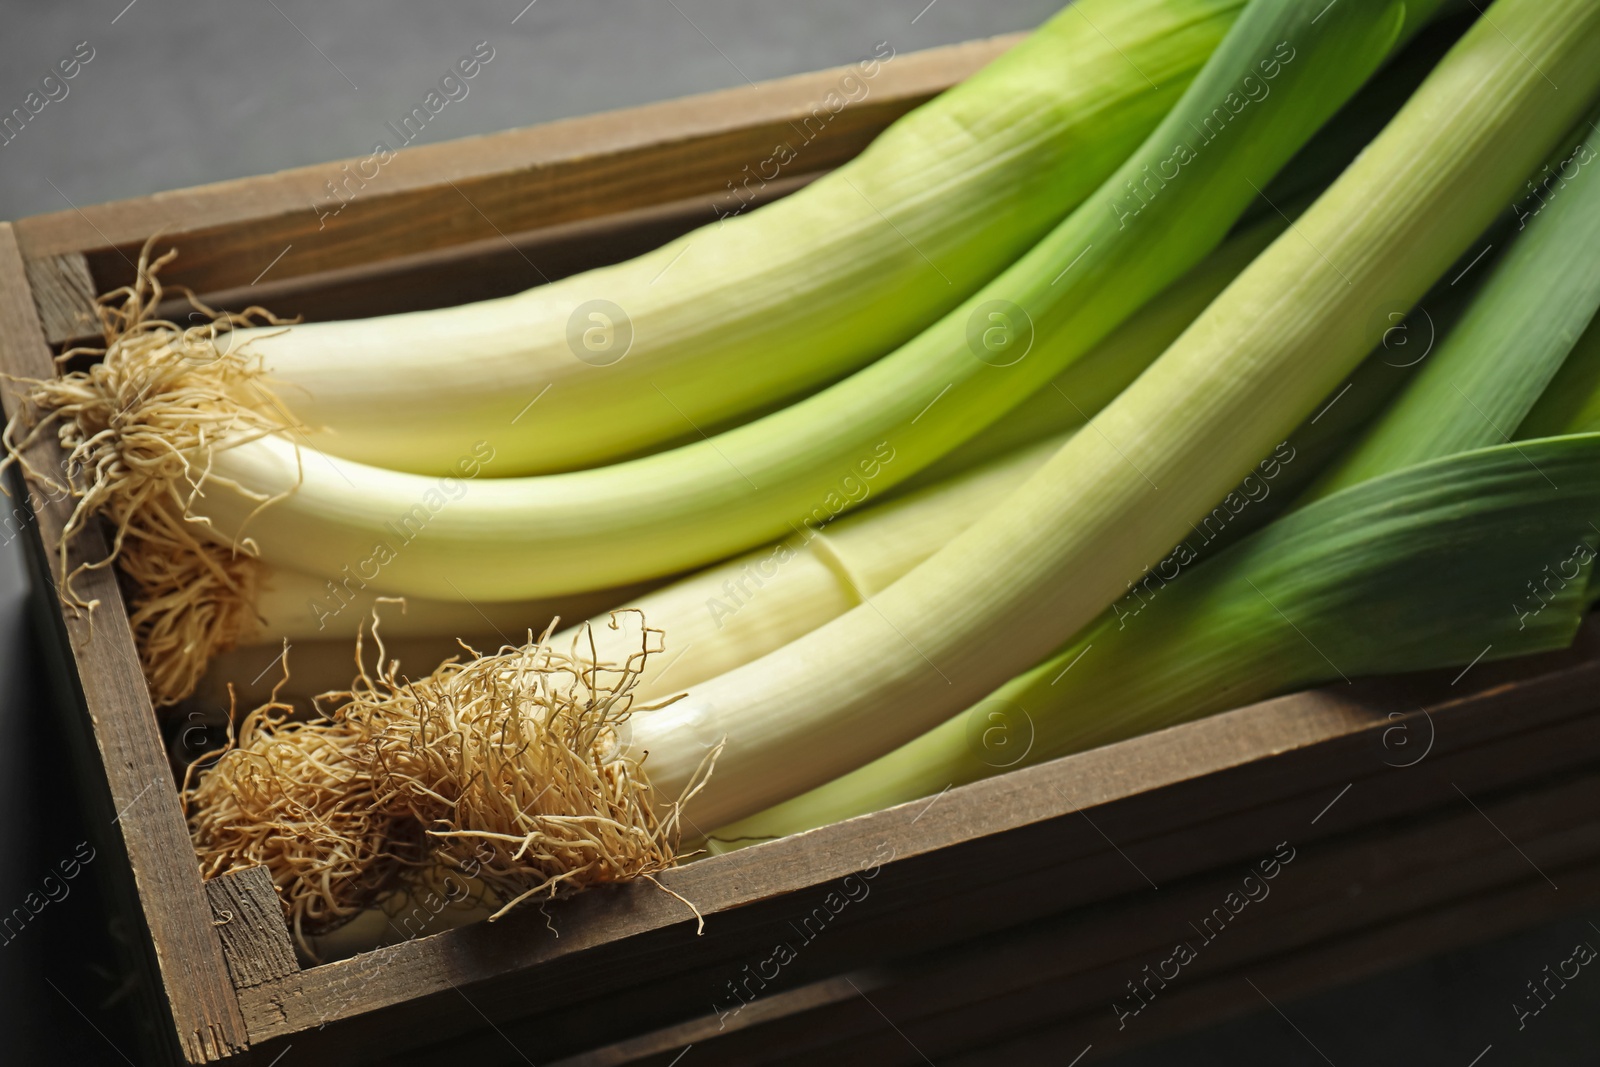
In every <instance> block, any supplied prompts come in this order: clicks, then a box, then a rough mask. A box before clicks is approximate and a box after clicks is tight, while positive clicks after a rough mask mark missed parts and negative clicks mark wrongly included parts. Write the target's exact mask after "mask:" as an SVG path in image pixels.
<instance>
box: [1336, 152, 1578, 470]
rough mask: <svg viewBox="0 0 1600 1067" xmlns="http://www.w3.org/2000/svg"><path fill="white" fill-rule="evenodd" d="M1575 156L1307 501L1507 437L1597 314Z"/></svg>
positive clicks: (1520, 421)
mask: <svg viewBox="0 0 1600 1067" xmlns="http://www.w3.org/2000/svg"><path fill="white" fill-rule="evenodd" d="M1584 129H1585V132H1589V130H1588V125H1587V124H1585V127H1584ZM1580 155H1582V156H1588V157H1589V158H1591V159H1593V157H1594V152H1593V151H1592V150H1591V149H1590V148H1589V147H1588V145H1587V143H1580V144H1579V145H1578V147H1577V148H1576V149H1575V150H1573V152H1572V153H1571V156H1570V158H1571V159H1572V160H1574V170H1575V171H1576V173H1575V174H1574V177H1573V179H1572V180H1571V181H1570V182H1568V183H1566V185H1565V187H1564V188H1563V189H1562V191H1561V195H1560V196H1558V197H1554V198H1552V199H1551V201H1550V203H1549V206H1548V207H1545V208H1544V209H1543V210H1542V211H1540V212H1539V213H1538V214H1537V215H1536V216H1535V217H1533V219H1532V220H1531V221H1530V222H1527V223H1526V224H1525V225H1526V228H1525V229H1524V230H1523V231H1522V232H1520V233H1519V234H1517V235H1516V236H1515V238H1514V239H1513V241H1512V243H1511V246H1510V248H1509V249H1508V250H1507V251H1506V253H1505V255H1504V256H1503V257H1502V258H1501V259H1500V260H1499V261H1498V262H1497V263H1495V265H1494V267H1493V271H1492V273H1491V274H1490V275H1489V277H1488V279H1487V280H1486V281H1485V282H1484V283H1483V287H1482V289H1481V291H1480V292H1479V293H1478V295H1477V296H1476V297H1475V298H1474V300H1473V301H1472V305H1471V307H1470V308H1468V310H1467V312H1466V314H1465V315H1464V316H1462V318H1461V321H1460V322H1459V323H1458V324H1457V325H1456V327H1455V328H1454V329H1453V330H1451V331H1450V334H1449V335H1448V336H1447V337H1446V338H1445V339H1444V341H1443V343H1442V344H1441V345H1440V346H1439V348H1438V350H1437V351H1436V352H1434V353H1432V354H1431V355H1430V356H1429V357H1428V358H1427V359H1426V361H1425V362H1424V363H1423V364H1422V366H1421V369H1420V371H1419V373H1418V374H1417V375H1416V376H1415V378H1413V379H1412V381H1411V382H1410V383H1409V384H1408V385H1407V386H1406V388H1405V390H1404V391H1403V392H1402V393H1401V394H1400V395H1399V396H1398V397H1397V398H1396V399H1395V401H1394V403H1393V405H1392V406H1391V407H1390V409H1389V410H1388V411H1387V412H1385V414H1384V415H1383V417H1382V418H1381V419H1380V420H1379V421H1378V422H1377V423H1376V424H1375V425H1374V426H1373V427H1372V429H1371V430H1370V431H1369V432H1368V433H1366V434H1365V435H1363V437H1362V438H1361V439H1360V440H1359V441H1357V442H1356V443H1355V444H1354V445H1353V446H1352V447H1351V448H1350V449H1349V450H1348V451H1347V452H1346V453H1345V454H1344V455H1343V456H1341V457H1340V460H1339V462H1338V464H1337V465H1336V466H1335V467H1334V468H1333V469H1332V470H1330V471H1328V472H1327V473H1326V474H1325V475H1324V476H1323V478H1322V479H1321V480H1320V481H1319V482H1318V484H1317V485H1316V486H1315V487H1314V488H1313V493H1314V494H1315V495H1326V494H1328V493H1332V492H1336V491H1337V490H1339V489H1342V488H1346V487H1348V486H1351V485H1356V484H1359V483H1361V482H1363V481H1366V480H1367V479H1368V478H1372V477H1375V476H1377V475H1378V474H1382V473H1385V472H1388V471H1393V470H1399V469H1401V468H1403V467H1407V466H1410V465H1412V464H1414V463H1419V462H1421V461H1423V460H1425V459H1432V458H1435V457H1438V456H1447V455H1451V454H1453V453H1456V452H1464V451H1467V450H1468V449H1472V448H1482V447H1485V446H1487V445H1491V444H1499V443H1502V442H1504V441H1508V440H1510V439H1511V434H1512V433H1513V432H1514V431H1515V430H1516V428H1517V427H1518V425H1520V424H1521V423H1522V421H1523V420H1524V418H1526V417H1527V415H1528V413H1529V411H1530V409H1532V408H1533V407H1534V405H1535V403H1536V402H1537V401H1538V399H1539V397H1540V396H1541V395H1542V394H1543V393H1544V392H1545V391H1546V386H1548V385H1549V384H1550V382H1551V380H1552V379H1553V378H1554V377H1555V375H1556V373H1557V371H1558V370H1559V369H1560V367H1561V366H1562V363H1563V361H1564V360H1565V359H1566V358H1567V354H1568V353H1569V352H1571V351H1572V347H1573V345H1574V344H1575V343H1576V342H1577V340H1578V338H1579V336H1580V335H1582V334H1583V332H1584V331H1585V330H1586V329H1588V327H1589V324H1590V322H1591V320H1593V318H1594V315H1595V310H1596V308H1600V256H1596V254H1595V250H1596V249H1597V248H1600V177H1596V176H1595V175H1594V174H1593V171H1594V170H1595V169H1596V168H1595V167H1593V166H1589V167H1586V168H1578V167H1577V166H1576V163H1575V161H1576V160H1577V159H1578V158H1579V156H1580ZM1486 251H1487V250H1486ZM1468 269H1470V265H1469V267H1468ZM1463 273H1465V271H1463Z"/></svg>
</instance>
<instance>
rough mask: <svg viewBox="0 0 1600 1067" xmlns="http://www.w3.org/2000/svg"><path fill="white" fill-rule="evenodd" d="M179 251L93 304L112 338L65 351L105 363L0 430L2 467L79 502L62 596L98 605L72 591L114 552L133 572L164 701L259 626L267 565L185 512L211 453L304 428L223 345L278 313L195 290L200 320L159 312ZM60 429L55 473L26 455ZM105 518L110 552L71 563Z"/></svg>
mask: <svg viewBox="0 0 1600 1067" xmlns="http://www.w3.org/2000/svg"><path fill="white" fill-rule="evenodd" d="M175 254H176V253H173V252H169V253H167V254H166V255H164V256H162V257H160V258H159V259H156V260H154V261H152V260H151V259H150V256H149V246H146V249H145V252H144V253H143V254H142V255H141V256H140V258H139V267H138V275H137V278H136V280H135V281H134V283H133V284H132V285H130V286H127V287H125V288H122V289H119V290H116V291H114V292H111V293H108V294H106V295H105V296H102V297H101V298H100V300H99V303H98V310H99V313H100V322H101V329H102V332H103V334H104V340H105V345H104V347H103V348H77V349H73V350H71V351H68V352H66V353H64V354H63V355H62V356H61V357H60V358H59V360H58V362H60V363H62V364H63V365H65V364H68V363H69V362H71V361H73V360H76V359H78V358H80V357H99V359H98V361H97V362H95V363H94V364H93V365H92V366H90V367H89V368H88V369H87V370H74V371H66V372H64V373H62V374H61V375H60V376H59V377H56V378H53V379H50V380H29V381H27V382H26V383H25V384H27V385H28V386H29V387H30V389H29V395H28V403H27V404H26V405H25V406H24V407H23V408H22V409H21V410H19V411H18V412H17V413H16V414H15V415H14V417H13V418H12V421H11V422H10V424H9V425H7V427H6V429H5V433H4V437H3V442H4V447H5V451H6V459H5V461H4V462H5V463H6V464H10V463H17V464H18V465H20V466H21V467H22V468H23V470H24V472H25V473H26V474H27V476H28V478H29V479H30V480H31V481H32V482H34V484H35V485H37V486H39V488H40V490H41V491H42V492H44V493H46V494H47V495H49V496H51V497H53V498H56V499H61V498H65V497H68V496H70V497H71V498H72V499H74V500H75V501H76V506H75V508H74V510H73V513H72V518H71V520H70V522H69V523H68V524H67V527H66V529H65V531H64V533H63V536H62V540H61V560H60V565H61V573H62V575H63V576H65V580H64V582H63V583H62V589H61V597H62V600H63V602H64V603H65V604H67V606H68V607H70V608H72V609H74V610H84V611H89V610H92V609H93V608H94V606H95V604H94V603H91V602H89V601H86V600H84V599H82V598H81V597H80V596H79V595H78V594H77V593H76V592H75V591H74V579H75V578H77V577H78V576H79V575H81V574H82V573H83V572H84V571H87V570H95V569H99V568H101V567H105V566H107V565H109V564H111V563H112V562H113V561H115V562H116V563H117V565H118V566H119V567H120V569H121V570H122V572H123V574H124V575H125V576H126V577H127V578H128V579H129V582H130V584H131V595H130V601H131V602H130V604H129V612H130V615H131V617H132V619H131V621H132V624H133V629H134V636H135V639H136V642H137V644H138V648H139V658H140V663H141V666H142V667H143V669H144V674H145V680H146V681H147V682H148V684H149V686H150V693H151V697H152V699H153V700H154V701H155V703H156V704H157V705H162V704H171V703H175V702H176V701H178V700H181V699H182V698H183V697H185V696H187V695H188V694H189V693H190V692H192V691H193V689H194V687H195V684H196V683H197V682H198V681H199V679H200V676H201V674H202V673H203V672H204V670H205V666H206V664H207V663H208V662H209V661H210V659H211V657H212V656H213V655H214V654H216V653H217V652H220V651H222V650H223V649H226V648H228V647H231V646H232V645H233V644H234V643H236V642H237V641H238V640H239V639H240V637H241V636H243V634H244V633H245V632H246V631H247V630H249V629H250V628H251V627H252V626H253V625H254V622H255V615H254V610H253V608H252V604H253V603H254V600H255V594H256V589H257V586H258V584H259V581H260V578H261V574H260V571H261V564H260V563H259V561H258V560H256V559H255V558H254V556H253V552H252V548H251V546H250V544H249V543H248V542H247V541H246V542H241V543H239V544H233V545H226V544H220V543H218V542H217V541H216V540H215V539H214V538H212V537H210V536H209V535H208V531H207V530H206V528H205V527H206V524H205V522H204V520H203V519H199V518H196V517H195V516H194V514H193V513H192V511H191V505H192V504H193V502H194V499H195V497H196V494H197V493H199V491H200V490H201V488H202V487H203V485H204V484H205V481H206V479H207V475H208V469H209V464H210V457H211V455H212V454H213V453H214V451H215V450H216V449H219V448H227V447H230V446H231V445H235V444H240V443H243V442H245V441H249V440H253V439H256V438H259V437H262V436H265V435H267V434H271V433H277V432H282V431H285V430H295V429H298V428H299V427H298V426H297V425H296V424H295V423H294V421H293V419H292V418H291V417H290V416H288V415H287V414H286V413H285V412H284V411H283V409H282V407H281V405H279V404H278V403H277V402H276V401H275V400H274V399H273V397H272V395H271V393H270V392H269V391H268V390H267V388H266V386H265V375H264V372H263V371H262V369H261V366H260V362H259V360H257V359H255V358H254V357H251V356H250V355H248V354H246V353H245V352H242V351H235V350H234V349H233V346H232V345H231V344H229V338H230V335H231V333H232V331H233V330H234V329H236V328H239V327H245V326H257V325H262V324H264V323H265V324H279V321H280V320H278V319H276V318H274V317H273V316H272V315H271V314H270V313H268V312H266V311H263V310H262V309H260V308H250V309H249V310H248V311H246V312H244V313H242V314H233V313H220V314H219V313H217V312H214V311H212V310H211V309H209V308H206V307H204V305H201V304H199V303H198V302H195V301H193V298H192V297H191V302H193V303H194V304H195V307H196V308H197V309H198V312H199V314H201V315H203V317H204V318H205V319H206V322H205V324H204V325H200V326H190V327H183V326H179V325H178V324H176V323H173V322H169V321H166V320H164V319H158V318H156V317H155V312H156V308H157V307H158V306H159V305H160V303H161V301H162V297H163V290H162V287H161V283H160V281H159V280H158V277H157V276H158V274H159V272H160V270H161V268H162V267H163V266H164V265H166V264H167V263H168V262H170V261H171V260H172V258H173V257H174V255H175ZM52 430H53V431H54V432H55V435H56V437H57V439H58V440H59V441H60V444H61V448H62V451H63V452H65V453H66V459H65V462H64V463H63V464H62V468H61V470H60V471H59V472H58V471H47V470H41V469H39V467H38V465H36V464H33V463H30V462H29V461H28V460H27V459H26V458H25V456H24V453H25V452H26V451H27V450H28V449H29V448H30V447H31V446H32V445H34V444H35V442H36V441H38V440H39V439H40V438H41V436H42V435H44V434H46V433H49V432H51V431H52ZM267 503H270V501H269V500H262V504H263V505H265V504H267ZM99 517H103V518H104V519H105V520H106V521H107V522H108V523H109V524H110V527H111V529H112V531H113V538H112V547H111V551H110V553H109V555H108V556H107V558H105V559H103V560H97V561H92V562H89V563H82V564H79V565H78V566H77V567H76V568H71V569H69V566H68V559H69V553H70V551H71V549H72V547H73V545H74V544H75V542H76V541H77V540H78V538H79V535H80V534H82V533H83V531H84V530H85V529H86V528H87V527H88V526H89V524H90V523H91V522H92V521H93V520H94V519H96V518H99Z"/></svg>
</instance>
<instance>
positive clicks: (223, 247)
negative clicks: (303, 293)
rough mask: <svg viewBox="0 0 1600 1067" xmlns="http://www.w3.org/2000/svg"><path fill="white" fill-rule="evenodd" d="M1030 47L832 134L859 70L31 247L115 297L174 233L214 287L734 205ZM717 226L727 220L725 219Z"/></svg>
mask: <svg viewBox="0 0 1600 1067" xmlns="http://www.w3.org/2000/svg"><path fill="white" fill-rule="evenodd" d="M1020 37H1021V35H1009V36H1005V37H996V38H992V39H989V40H983V41H974V42H969V43H966V44H960V45H954V46H950V47H947V48H936V49H930V50H928V51H925V52H916V53H908V54H905V55H900V56H896V57H894V58H893V59H891V60H889V61H887V62H884V63H883V64H882V65H881V67H880V68H879V70H878V73H877V75H876V76H875V77H874V78H872V79H871V80H870V81H868V82H867V83H866V84H867V86H868V95H867V96H866V97H864V98H863V99H862V100H861V101H860V102H859V103H856V104H852V105H850V106H848V107H846V108H844V109H843V110H842V111H840V112H838V113H837V115H834V116H833V117H832V118H830V119H829V120H828V122H827V123H826V124H822V123H820V122H818V121H817V120H815V119H813V118H812V109H813V107H815V106H817V105H818V104H819V103H820V102H821V101H822V100H823V99H824V98H825V97H826V95H827V93H828V92H829V91H830V90H831V89H834V88H835V87H836V86H837V84H838V82H839V79H840V78H841V77H842V76H843V74H844V72H845V71H846V70H848V69H852V68H844V67H840V68H836V69H833V70H825V71H818V72H815V73H810V74H802V75H797V76H794V77H790V78H781V79H778V80H776V81H770V82H764V83H762V84H760V85H752V86H746V87H740V88H736V89H728V90H723V91H720V92H714V93H706V94H702V95H699V96H692V97H687V98H684V99H681V100H672V101H667V102H664V103H657V104H649V105H646V106H644V107H636V108H628V109H625V110H620V111H613V112H609V113H606V114H602V115H594V116H587V117H584V118H579V119H568V120H563V121H560V122H552V123H547V124H545V125H541V126H534V127H528V128H525V129H520V130H510V131H507V132H504V133H496V134H490V135H488V136H484V137H473V138H466V139H463V140H458V141H450V142H447V143H441V144H434V145H421V146H417V147H410V148H404V149H402V150H400V151H399V152H397V153H396V154H395V155H394V157H393V159H392V160H390V161H389V162H388V163H387V164H385V165H383V166H382V167H381V168H378V169H376V173H375V176H374V177H371V178H369V179H367V180H366V181H365V182H362V181H361V179H360V178H359V177H358V178H357V179H355V182H356V184H353V185H349V186H346V188H347V189H349V190H350V192H349V193H347V194H346V195H347V196H349V199H348V201H347V203H346V206H345V207H344V208H343V210H342V211H340V212H339V213H338V214H337V215H330V214H328V209H329V208H330V207H333V206H336V205H337V204H338V201H336V200H335V199H334V198H333V196H332V195H331V194H330V192H329V190H328V183H330V182H344V181H346V180H347V179H346V174H347V172H346V171H345V170H343V169H342V167H343V166H346V165H348V166H349V167H351V169H352V171H358V173H361V174H365V173H367V172H368V171H372V170H373V169H374V168H372V167H370V166H369V167H368V168H367V169H366V171H359V170H358V166H357V164H358V161H357V160H348V161H345V162H344V163H343V164H341V163H331V164H322V165H317V166H310V167H300V168H297V169H294V170H287V171H280V172H279V173H277V174H272V175H265V176H262V177H256V178H243V179H238V180H235V181H227V182H219V183H216V184H213V185H206V186H200V187H198V188H194V189H186V190H181V191H178V192H172V193H162V194H158V195H156V196H151V197H144V198H141V199H137V200H130V201H122V202H118V203H112V204H103V205H98V206H86V207H83V208H81V210H80V209H78V208H74V209H71V210H67V211H61V212H57V213H55V214H51V215H41V216H37V217H34V218H30V219H24V220H21V221H20V222H18V223H17V224H16V226H17V238H18V241H19V242H20V244H21V247H22V250H23V254H24V255H25V256H26V257H27V258H30V259H39V258H43V257H48V256H57V255H62V254H64V253H71V252H86V253H90V255H89V260H90V267H91V269H92V271H93V273H94V277H95V279H96V281H97V282H98V283H99V286H100V288H101V289H107V288H111V287H113V286H115V285H121V284H124V283H125V282H126V281H127V280H128V279H129V278H130V277H131V272H132V261H133V260H135V259H136V252H137V249H138V247H139V246H140V245H141V244H142V243H143V241H144V240H145V238H146V237H148V236H149V235H150V234H152V233H155V232H157V231H163V239H164V240H166V239H171V240H172V241H173V243H175V244H178V245H179V246H180V248H181V249H182V256H181V257H180V259H179V260H178V261H177V262H175V263H173V264H172V265H171V267H170V268H169V270H168V272H167V278H168V280H169V281H171V282H174V283H181V284H186V285H189V286H191V287H193V288H194V289H195V290H196V291H208V290H217V289H228V288H233V287H242V286H247V285H249V284H250V283H251V282H252V281H254V280H256V278H257V276H258V275H260V274H261V273H262V272H263V271H266V270H267V269H268V268H269V266H270V273H271V275H272V276H275V277H278V278H283V277H287V276H290V275H302V274H310V273H317V272H322V271H329V270H337V269H340V268H347V267H354V266H357V265H359V264H361V263H365V262H370V261H373V260H376V259H383V258H388V257H391V256H394V255H398V254H407V253H417V252H422V251H427V250H430V249H434V248H439V247H444V246H448V245H453V244H459V243H462V242H464V241H469V240H479V239H488V238H493V237H496V236H497V235H498V233H500V232H503V233H517V232H520V231H528V230H534V229H540V228H543V227H547V226H552V225H557V224H561V223H571V222H577V221H581V220H585V219H593V218H599V217H603V216H610V215H615V214H617V213H618V212H625V211H630V210H634V209H638V208H644V207H650V206H655V205H659V204H663V203H670V202H673V201H678V200H683V199H686V198H689V197H706V196H710V195H714V194H724V195H727V190H728V188H729V183H734V184H737V183H738V182H740V181H742V180H743V178H744V174H743V170H742V168H743V166H744V165H745V164H746V163H748V164H749V165H751V166H756V165H758V164H759V162H760V161H761V160H763V159H765V158H767V157H768V156H769V155H770V154H771V152H772V146H773V145H774V144H776V143H778V142H779V141H780V140H786V139H787V140H789V141H795V140H796V139H798V140H799V141H802V142H804V143H803V144H802V145H800V146H799V147H798V148H797V152H798V156H799V159H798V162H797V164H796V165H797V166H799V167H803V168H804V169H805V170H807V171H821V170H827V169H830V168H832V167H834V166H837V165H838V164H840V163H842V162H844V161H845V160H847V159H849V158H851V157H852V156H854V155H856V154H857V153H858V152H859V151H860V150H861V148H862V147H864V146H865V145H866V143H867V142H868V141H870V140H871V139H872V137H874V136H875V135H876V134H877V133H878V131H880V130H881V129H882V128H883V127H884V126H885V125H887V124H888V123H889V122H890V121H892V120H893V119H894V118H896V117H898V116H899V115H901V114H903V113H905V112H906V111H908V110H910V109H911V108H913V107H915V106H916V105H917V104H919V103H922V102H923V101H925V100H927V99H928V98H929V97H931V96H932V95H934V94H935V93H937V92H939V91H941V90H942V89H944V88H946V87H948V86H950V85H952V84H954V83H955V82H957V81H959V80H961V79H962V78H964V77H966V76H967V75H969V74H971V73H972V72H973V71H976V70H977V69H979V68H980V67H982V66H983V65H985V64H986V63H988V62H989V61H991V60H992V59H994V58H995V57H996V56H998V55H1000V54H1001V53H1002V52H1004V51H1005V50H1006V49H1007V48H1009V47H1011V46H1012V45H1013V44H1015V43H1016V41H1018V40H1019V39H1020ZM808 119H810V120H811V123H810V124H809V125H808V124H807V120H808ZM358 186H359V187H358ZM730 203H731V201H730ZM319 205H321V206H320V208H319ZM705 221H706V222H711V221H714V216H712V215H711V214H710V212H708V213H707V217H706V219H705ZM279 257H281V258H279Z"/></svg>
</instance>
